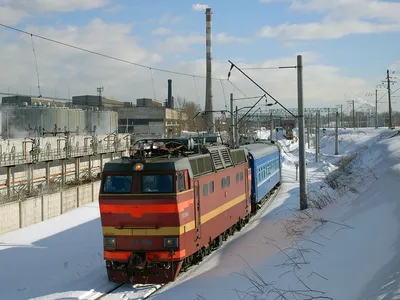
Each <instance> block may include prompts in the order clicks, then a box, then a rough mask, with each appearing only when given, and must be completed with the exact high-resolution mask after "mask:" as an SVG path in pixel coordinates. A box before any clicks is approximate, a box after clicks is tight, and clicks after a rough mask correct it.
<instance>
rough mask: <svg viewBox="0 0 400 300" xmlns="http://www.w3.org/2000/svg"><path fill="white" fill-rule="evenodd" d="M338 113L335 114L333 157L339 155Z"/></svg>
mask: <svg viewBox="0 0 400 300" xmlns="http://www.w3.org/2000/svg"><path fill="white" fill-rule="evenodd" d="M338 123H339V112H336V130H335V155H338V154H339V128H338V127H339V124H338Z"/></svg>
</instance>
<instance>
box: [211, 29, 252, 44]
mask: <svg viewBox="0 0 400 300" xmlns="http://www.w3.org/2000/svg"><path fill="white" fill-rule="evenodd" d="M212 38H213V40H214V41H216V42H217V43H243V42H247V41H249V39H248V38H243V37H237V36H232V35H229V34H227V33H226V32H221V33H217V34H216V35H214V36H213V37H212Z"/></svg>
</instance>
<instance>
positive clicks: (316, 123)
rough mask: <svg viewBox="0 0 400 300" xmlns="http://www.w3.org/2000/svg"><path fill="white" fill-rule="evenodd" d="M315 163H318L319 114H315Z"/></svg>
mask: <svg viewBox="0 0 400 300" xmlns="http://www.w3.org/2000/svg"><path fill="white" fill-rule="evenodd" d="M315 162H318V112H317V113H316V114H315Z"/></svg>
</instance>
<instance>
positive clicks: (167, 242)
mask: <svg viewBox="0 0 400 300" xmlns="http://www.w3.org/2000/svg"><path fill="white" fill-rule="evenodd" d="M178 246H179V239H178V238H177V237H176V238H164V247H165V248H178Z"/></svg>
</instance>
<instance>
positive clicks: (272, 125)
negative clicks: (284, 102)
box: [269, 111, 274, 141]
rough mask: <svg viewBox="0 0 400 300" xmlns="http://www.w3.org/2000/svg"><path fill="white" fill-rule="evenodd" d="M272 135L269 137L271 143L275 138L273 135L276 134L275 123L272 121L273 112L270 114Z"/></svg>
mask: <svg viewBox="0 0 400 300" xmlns="http://www.w3.org/2000/svg"><path fill="white" fill-rule="evenodd" d="M270 120H271V121H270V122H271V123H270V131H271V132H270V135H269V138H270V140H271V141H273V136H272V134H273V133H274V121H273V120H272V111H271V112H270Z"/></svg>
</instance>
